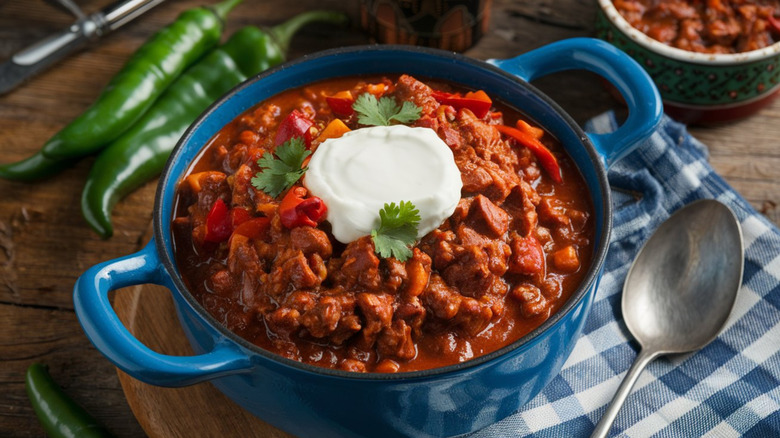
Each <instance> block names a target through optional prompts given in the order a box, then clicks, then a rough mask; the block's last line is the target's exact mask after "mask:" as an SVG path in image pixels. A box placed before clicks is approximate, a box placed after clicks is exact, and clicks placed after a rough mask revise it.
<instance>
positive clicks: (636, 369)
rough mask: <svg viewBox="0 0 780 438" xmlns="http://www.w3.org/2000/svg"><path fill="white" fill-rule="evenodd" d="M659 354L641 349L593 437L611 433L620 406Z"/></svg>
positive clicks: (600, 437)
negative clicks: (648, 365)
mask: <svg viewBox="0 0 780 438" xmlns="http://www.w3.org/2000/svg"><path fill="white" fill-rule="evenodd" d="M658 355H659V353H658V352H656V351H650V352H648V351H647V350H646V349H644V348H643V349H641V350H640V351H639V354H638V355H637V356H636V359H634V363H633V364H632V365H631V368H629V369H628V373H626V377H624V378H623V383H621V384H620V387H619V388H618V390H617V392H616V393H615V397H613V398H612V402H611V403H610V404H609V407H608V408H607V411H606V412H604V416H603V417H601V420H600V421H599V424H597V425H596V428H595V429H594V430H593V434H592V435H591V436H590V437H591V438H605V437H606V436H607V435H608V434H609V430H610V429H612V423H614V422H615V418H616V417H617V414H618V412H620V408H622V407H623V402H625V401H626V398H627V397H628V395H629V394H631V389H632V388H633V387H634V384H635V383H636V381H637V379H639V375H640V374H642V371H644V369H645V367H646V366H647V364H648V363H650V361H652V360H653V359H655V358H656V357H657V356H658Z"/></svg>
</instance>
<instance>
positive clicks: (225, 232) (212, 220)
mask: <svg viewBox="0 0 780 438" xmlns="http://www.w3.org/2000/svg"><path fill="white" fill-rule="evenodd" d="M232 231H233V226H232V224H231V221H230V215H229V214H228V207H227V205H226V204H225V201H223V200H222V199H217V202H215V203H214V205H213V206H212V207H211V210H210V211H209V214H208V216H206V236H205V237H204V240H206V242H223V241H225V240H227V238H228V237H230V233H231V232H232Z"/></svg>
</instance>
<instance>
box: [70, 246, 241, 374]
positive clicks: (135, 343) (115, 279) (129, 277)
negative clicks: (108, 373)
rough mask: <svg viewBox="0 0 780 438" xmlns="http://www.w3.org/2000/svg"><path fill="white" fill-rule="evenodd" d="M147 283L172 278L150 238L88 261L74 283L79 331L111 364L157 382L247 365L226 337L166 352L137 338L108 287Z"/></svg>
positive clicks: (232, 370)
mask: <svg viewBox="0 0 780 438" xmlns="http://www.w3.org/2000/svg"><path fill="white" fill-rule="evenodd" d="M147 283H153V284H159V285H163V286H168V285H169V284H171V280H170V277H169V276H168V274H167V273H166V272H165V270H164V268H163V267H162V263H160V259H159V257H158V256H157V251H156V248H155V243H154V240H152V241H150V242H149V243H148V244H147V245H146V247H144V249H142V250H141V251H139V252H137V253H135V254H130V255H128V256H125V257H120V258H118V259H114V260H110V261H107V262H104V263H101V264H98V265H95V266H93V267H91V268H90V269H88V270H87V271H86V272H84V274H82V275H81V277H79V279H78V280H77V281H76V285H75V286H74V288H73V303H74V305H75V309H76V315H77V316H78V318H79V322H80V323H81V326H82V328H83V329H84V332H85V333H86V335H87V337H88V338H89V340H90V341H91V342H92V344H93V345H94V346H95V347H96V348H97V349H98V350H99V351H100V352H101V353H103V355H105V356H106V357H107V358H108V359H109V360H110V361H111V362H113V363H114V365H116V366H117V367H118V368H120V369H121V370H122V371H124V372H126V373H127V374H129V375H131V376H133V377H135V378H136V379H138V380H141V381H144V382H147V383H151V384H153V385H159V386H186V385H191V384H194V383H198V382H202V381H205V380H209V379H213V378H215V377H220V376H225V375H228V374H236V373H240V372H245V371H248V370H249V369H250V368H251V363H250V360H249V357H247V355H246V354H244V353H242V352H241V351H239V350H238V348H237V347H235V346H232V345H230V344H228V343H226V342H223V343H217V344H216V345H215V346H214V348H213V349H212V350H211V351H210V352H208V353H205V354H201V355H197V356H168V355H164V354H160V353H157V352H154V351H152V350H151V349H149V347H147V346H146V345H144V344H142V343H141V342H140V341H139V340H138V339H136V338H135V337H134V336H133V335H132V334H130V332H129V331H128V330H127V328H126V327H125V326H124V324H122V322H121V321H120V320H119V317H118V316H117V314H116V312H114V309H113V308H112V307H111V303H110V301H109V299H108V293H109V292H110V291H112V290H115V289H119V288H122V287H127V286H134V285H139V284H147Z"/></svg>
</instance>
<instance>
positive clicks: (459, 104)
mask: <svg viewBox="0 0 780 438" xmlns="http://www.w3.org/2000/svg"><path fill="white" fill-rule="evenodd" d="M433 98H434V99H436V101H437V102H439V103H441V104H443V105H450V106H452V107H453V108H455V109H458V110H459V109H463V108H467V109H469V110H471V112H472V113H474V115H475V116H477V117H478V118H480V119H481V118H483V117H485V116H486V115H487V113H488V112H489V111H490V108H491V107H492V106H493V101H492V100H491V99H490V97H489V96H488V95H487V93H485V92H484V91H482V90H479V91H469V92H468V93H466V95H465V96H461V95H460V94H458V93H445V92H444V91H438V90H434V91H433Z"/></svg>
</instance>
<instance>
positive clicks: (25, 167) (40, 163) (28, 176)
mask: <svg viewBox="0 0 780 438" xmlns="http://www.w3.org/2000/svg"><path fill="white" fill-rule="evenodd" d="M75 162H76V160H75V159H73V160H53V159H51V158H46V157H45V156H44V155H43V153H42V152H41V151H38V152H36V153H35V154H34V155H32V156H30V157H28V158H25V159H24V160H21V161H17V162H15V163H9V164H5V165H2V166H0V178H5V179H10V180H14V181H28V182H29V181H37V180H39V179H44V178H46V177H47V176H50V175H54V174H55V173H58V172H59V171H61V170H63V169H66V168H68V167H70V166H72V165H73V163H75Z"/></svg>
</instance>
